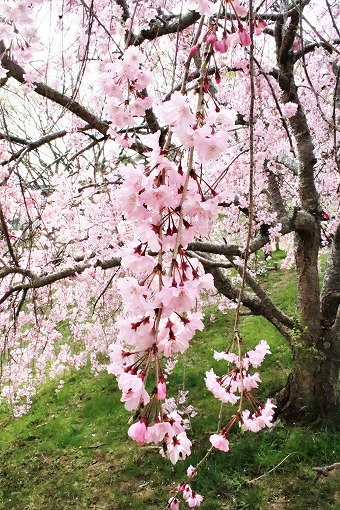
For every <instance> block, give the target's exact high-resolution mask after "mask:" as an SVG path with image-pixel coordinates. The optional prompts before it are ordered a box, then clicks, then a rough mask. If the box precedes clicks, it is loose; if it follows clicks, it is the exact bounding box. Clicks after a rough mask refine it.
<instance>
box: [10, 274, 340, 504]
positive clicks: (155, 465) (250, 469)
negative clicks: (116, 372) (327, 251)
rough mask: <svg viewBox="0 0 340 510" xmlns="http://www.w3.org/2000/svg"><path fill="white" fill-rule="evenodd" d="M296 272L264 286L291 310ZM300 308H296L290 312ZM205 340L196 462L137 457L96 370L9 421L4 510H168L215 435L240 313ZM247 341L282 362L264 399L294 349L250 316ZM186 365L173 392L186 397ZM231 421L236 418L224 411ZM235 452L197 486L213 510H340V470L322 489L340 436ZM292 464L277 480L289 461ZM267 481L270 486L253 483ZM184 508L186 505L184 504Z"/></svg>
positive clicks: (260, 437)
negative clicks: (215, 393) (220, 385)
mask: <svg viewBox="0 0 340 510" xmlns="http://www.w3.org/2000/svg"><path fill="white" fill-rule="evenodd" d="M288 274H289V273H288V272H287V273H285V274H283V273H279V272H278V273H275V272H270V273H269V274H268V275H267V276H265V277H264V280H266V279H267V280H268V281H267V283H268V285H270V288H271V289H273V290H272V293H275V294H276V296H275V297H276V299H279V300H281V301H282V305H283V306H284V307H286V309H287V307H288V308H291V307H292V306H293V302H294V292H295V290H294V284H293V283H292V279H291V278H288ZM291 309H292V308H291ZM216 316H217V320H216V322H215V323H213V324H208V325H207V328H206V330H205V331H204V332H202V333H200V334H199V335H197V337H196V338H195V341H194V345H193V347H192V349H191V350H190V353H189V354H188V355H187V360H186V363H185V365H186V368H185V381H184V382H185V387H186V389H189V390H190V402H189V403H193V405H194V406H195V409H196V411H197V413H198V416H197V417H196V418H195V419H194V420H192V436H193V437H195V444H194V448H193V452H194V453H193V456H192V457H191V459H190V462H179V463H178V464H177V465H176V466H175V467H172V465H171V464H170V463H169V462H167V461H166V460H164V459H162V458H161V457H160V455H159V454H158V452H157V448H154V447H144V448H138V447H136V446H135V445H134V443H133V442H132V441H130V440H128V438H127V436H126V429H127V421H128V418H129V414H128V413H127V412H126V411H125V410H124V408H123V406H122V404H121V403H120V402H119V398H120V394H119V392H118V390H117V387H116V383H115V381H114V378H112V377H111V376H108V375H107V374H104V373H103V374H101V375H100V376H99V377H97V378H94V377H93V376H92V375H91V374H90V372H89V371H86V370H82V371H80V372H75V373H70V374H69V375H68V376H66V377H64V379H65V381H66V384H65V386H64V388H63V389H62V390H61V391H60V393H55V392H54V388H55V385H53V384H52V383H51V384H49V385H46V386H45V387H44V388H43V389H42V390H41V392H40V395H39V396H38V398H36V400H35V402H34V405H33V407H32V409H31V411H30V413H29V414H28V415H27V416H24V417H22V418H20V419H19V420H16V421H14V420H12V419H11V418H10V415H9V413H8V412H6V410H4V409H3V410H1V412H0V427H1V434H0V448H1V454H2V455H1V463H0V510H11V509H13V510H14V509H15V510H25V509H27V510H57V509H58V510H60V509H63V510H69V509H72V510H83V509H93V510H125V509H129V508H132V509H138V508H147V509H150V510H156V509H157V510H159V509H163V508H165V505H166V501H167V499H168V497H169V490H170V489H171V488H172V487H173V485H174V484H176V483H178V482H179V481H180V480H181V479H182V477H183V475H184V473H185V470H186V467H187V466H188V464H189V463H191V464H193V465H194V464H195V462H197V461H198V460H199V459H200V458H201V457H202V455H203V454H204V452H205V449H206V446H207V441H208V438H209V435H210V434H211V433H213V432H215V430H216V423H217V415H218V412H219V405H218V402H217V401H216V400H214V399H212V398H211V397H210V394H209V393H208V391H207V390H206V388H205V386H204V381H203V378H204V372H205V370H207V369H210V368H211V366H214V368H215V370H216V371H217V372H220V371H221V370H222V365H221V363H219V364H218V363H216V362H213V360H212V354H213V351H214V349H216V350H221V349H223V348H225V344H226V339H228V338H230V335H231V331H232V314H230V315H228V316H227V318H225V317H223V316H221V315H219V314H216ZM242 334H243V336H244V337H245V338H247V340H248V339H249V345H250V346H252V345H254V344H255V343H256V342H257V341H258V340H260V339H262V338H266V339H267V340H268V342H269V343H270V344H271V349H272V352H273V356H271V357H269V359H268V360H267V361H266V362H265V367H264V370H262V379H263V385H262V389H261V393H262V395H261V396H262V397H263V398H265V397H266V396H268V395H269V394H272V393H273V392H275V391H276V390H277V389H279V388H280V386H281V385H282V384H283V382H284V380H285V378H286V376H287V373H288V371H289V366H290V363H291V361H290V355H289V349H288V348H287V346H286V345H285V342H284V341H283V340H282V338H281V337H280V336H279V335H278V334H277V333H276V332H275V330H274V329H273V328H272V327H271V326H270V325H268V324H267V323H266V322H265V321H264V320H263V319H261V318H259V317H244V318H243V321H242ZM180 368H181V367H180V366H178V367H177V368H176V370H175V373H174V377H173V382H172V383H171V384H172V389H173V390H175V391H176V390H177V389H180V388H182V385H183V376H182V374H181V371H180ZM224 412H225V416H224V418H225V419H227V416H228V412H230V411H224ZM230 441H231V450H230V452H229V453H227V454H224V453H222V452H218V451H216V452H215V453H214V454H213V456H212V457H211V458H210V459H209V460H208V462H207V463H206V464H204V465H203V466H202V468H201V470H200V476H199V477H197V478H196V480H195V488H196V489H197V492H199V493H201V494H203V495H204V496H205V497H206V501H205V503H204V504H203V505H202V508H206V509H209V510H227V509H228V510H238V509H249V510H264V509H268V510H281V509H282V510H300V509H301V510H309V509H318V510H340V489H339V487H340V483H339V482H340V470H338V471H334V472H333V474H331V475H330V476H329V477H328V478H325V479H320V480H318V481H315V473H314V472H313V471H312V467H313V466H322V465H326V464H331V463H333V462H337V461H340V441H339V436H338V435H337V434H336V433H334V432H331V431H327V430H314V431H311V430H308V429H303V428H288V427H284V426H283V424H278V425H277V426H276V427H275V428H274V429H272V430H267V431H263V432H262V433H259V434H245V435H242V434H241V432H240V431H238V430H235V431H233V432H232V433H231V436H230ZM285 458H286V460H285V461H284V462H283V463H282V464H281V465H280V466H278V467H277V468H276V469H275V470H274V471H273V472H271V473H269V471H270V470H271V469H273V468H274V467H275V466H277V465H278V464H279V463H280V462H281V461H282V460H283V459H285ZM265 473H267V474H266V475H265V476H263V477H262V478H261V479H259V480H257V481H254V482H252V483H249V480H253V479H254V478H256V477H259V476H261V475H263V474H265ZM182 507H183V508H184V504H182Z"/></svg>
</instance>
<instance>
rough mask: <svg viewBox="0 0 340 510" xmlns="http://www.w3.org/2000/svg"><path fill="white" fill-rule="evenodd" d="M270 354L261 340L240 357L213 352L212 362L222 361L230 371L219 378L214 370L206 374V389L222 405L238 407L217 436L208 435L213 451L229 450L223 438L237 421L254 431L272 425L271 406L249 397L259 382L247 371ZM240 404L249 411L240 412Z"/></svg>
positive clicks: (226, 440)
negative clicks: (249, 407) (245, 406)
mask: <svg viewBox="0 0 340 510" xmlns="http://www.w3.org/2000/svg"><path fill="white" fill-rule="evenodd" d="M267 354H270V350H269V345H268V343H267V342H266V341H265V340H261V342H260V343H259V344H258V345H257V346H256V347H255V349H252V350H249V351H247V352H246V353H245V355H244V356H241V355H240V354H235V353H233V352H229V351H227V352H216V351H215V354H214V358H215V359H216V360H225V361H227V363H228V367H229V364H232V365H234V368H231V369H230V370H228V372H227V373H226V374H224V375H222V376H217V375H216V374H215V373H214V370H213V369H211V370H210V371H209V372H208V371H207V372H206V378H205V382H206V386H207V388H208V390H209V391H211V393H212V394H213V395H214V397H215V398H217V399H218V400H220V401H221V402H222V403H230V404H237V403H238V404H239V409H238V412H237V414H235V415H234V416H233V417H232V419H231V421H230V422H229V424H228V425H227V426H226V427H223V428H222V429H221V430H220V432H219V433H218V434H213V435H211V436H210V442H211V444H212V446H213V447H214V448H217V449H218V450H222V451H224V452H227V451H228V450H229V441H228V439H227V435H228V432H229V430H230V429H231V427H232V426H233V425H234V423H236V422H238V423H239V425H240V426H241V427H242V429H243V430H250V431H252V432H258V431H259V430H261V429H263V428H264V427H272V426H273V417H274V408H275V405H274V404H273V403H272V402H271V401H270V399H268V400H267V402H266V404H265V405H261V404H259V403H258V402H257V401H256V399H255V398H254V397H253V396H252V394H251V392H252V390H253V389H256V388H257V387H258V383H260V382H261V380H260V376H259V373H258V372H254V373H253V374H251V373H250V369H251V368H258V367H259V366H260V365H261V364H262V362H263V360H264V358H265V356H266V355H267ZM244 401H246V402H247V403H248V404H250V406H251V410H249V409H243V406H244Z"/></svg>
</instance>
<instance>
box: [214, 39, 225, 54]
mask: <svg viewBox="0 0 340 510" xmlns="http://www.w3.org/2000/svg"><path fill="white" fill-rule="evenodd" d="M214 46H215V50H216V51H219V52H220V53H226V52H227V51H228V43H227V38H226V37H223V38H222V40H221V41H216V42H215V44H214Z"/></svg>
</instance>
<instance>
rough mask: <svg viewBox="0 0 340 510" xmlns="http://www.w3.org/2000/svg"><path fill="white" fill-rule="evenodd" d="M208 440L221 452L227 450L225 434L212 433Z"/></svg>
mask: <svg viewBox="0 0 340 510" xmlns="http://www.w3.org/2000/svg"><path fill="white" fill-rule="evenodd" d="M209 441H210V442H211V444H212V445H213V447H214V448H217V449H218V450H221V451H222V452H228V451H229V441H228V439H227V438H226V437H225V434H221V433H220V434H213V435H211V436H210V438H209Z"/></svg>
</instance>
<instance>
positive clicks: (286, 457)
mask: <svg viewBox="0 0 340 510" xmlns="http://www.w3.org/2000/svg"><path fill="white" fill-rule="evenodd" d="M294 453H295V452H292V453H289V454H288V455H286V456H285V458H284V459H282V460H281V462H279V463H278V464H276V466H274V467H273V468H272V469H270V470H269V471H267V473H263V475H261V476H258V477H257V478H253V479H252V480H248V482H247V483H254V482H257V480H260V479H261V478H264V477H265V476H267V475H269V474H270V473H272V472H273V471H275V469H277V468H278V467H279V466H281V464H283V463H284V461H285V460H287V459H288V457H290V456H291V455H293V454H294ZM313 469H314V468H313Z"/></svg>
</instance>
